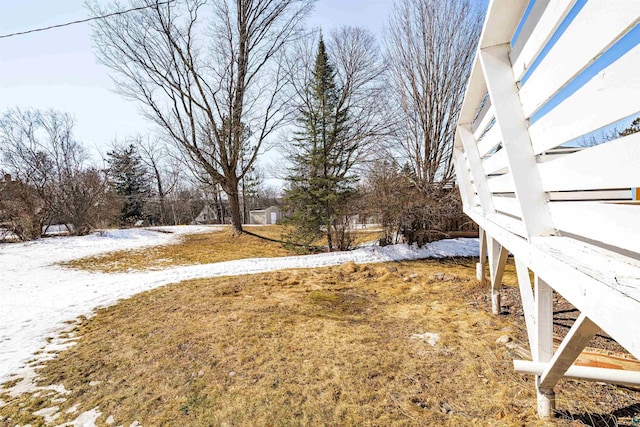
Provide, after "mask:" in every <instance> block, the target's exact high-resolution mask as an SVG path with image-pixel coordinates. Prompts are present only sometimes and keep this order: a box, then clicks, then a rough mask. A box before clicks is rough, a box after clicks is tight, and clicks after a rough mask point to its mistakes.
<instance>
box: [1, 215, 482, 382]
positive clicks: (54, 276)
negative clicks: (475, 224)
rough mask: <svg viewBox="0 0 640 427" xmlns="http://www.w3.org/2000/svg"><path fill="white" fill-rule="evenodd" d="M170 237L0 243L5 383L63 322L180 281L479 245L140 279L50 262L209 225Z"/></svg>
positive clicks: (161, 240) (186, 270)
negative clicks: (78, 269) (77, 268)
mask: <svg viewBox="0 0 640 427" xmlns="http://www.w3.org/2000/svg"><path fill="white" fill-rule="evenodd" d="M165 229H167V230H170V231H172V232H173V234H167V233H158V232H154V231H148V230H140V229H135V230H114V231H109V232H108V233H105V234H103V235H100V234H94V235H91V236H85V237H57V238H49V239H42V240H38V241H36V242H30V243H22V244H6V245H0V383H1V382H3V381H5V380H7V379H8V377H9V376H10V375H11V374H12V373H15V372H17V371H18V370H19V369H20V368H21V367H22V366H23V365H24V364H25V362H26V361H27V360H29V359H31V358H32V357H33V355H34V353H35V352H36V351H38V350H39V349H41V348H42V347H43V346H44V345H45V344H46V339H47V337H54V336H55V335H56V333H57V332H58V331H60V330H62V329H64V327H65V326H67V325H65V322H68V321H72V320H73V319H75V318H77V317H78V316H80V315H90V314H91V313H92V311H93V310H94V309H95V308H98V307H103V306H107V305H110V304H114V303H115V302H117V301H118V300H120V299H122V298H127V297H129V296H131V295H134V294H136V293H139V292H142V291H145V290H149V289H153V288H156V287H159V286H163V285H166V284H168V283H175V282H179V281H181V280H186V279H194V278H203V277H215V276H229V275H240V274H253V273H261V272H267V271H274V270H281V269H285V268H310V267H323V266H329V265H339V264H342V263H344V262H347V261H354V262H356V263H369V262H384V261H394V260H409V259H419V258H438V257H444V256H478V241H477V239H456V240H444V241H440V242H435V243H434V244H431V245H429V246H428V247H425V248H422V249H418V248H415V247H408V246H407V245H395V246H388V247H385V248H380V247H368V248H363V249H358V250H355V251H351V252H334V253H323V254H318V255H306V256H293V257H283V258H261V259H245V260H238V261H229V262H221V263H215V264H205V265H194V266H186V267H174V268H168V269H165V270H160V271H146V272H135V273H126V274H125V273H118V274H105V273H89V272H85V271H76V270H68V269H63V268H61V267H57V266H55V265H53V264H55V263H58V262H61V261H66V260H70V259H75V258H80V257H84V256H89V255H96V254H99V253H105V252H109V251H114V250H119V249H133V248H140V247H145V246H156V245H161V244H166V243H170V242H172V241H175V240H176V239H178V238H179V237H180V235H183V234H192V233H198V232H204V231H211V230H212V229H215V228H212V227H197V226H189V227H186V226H185V227H165Z"/></svg>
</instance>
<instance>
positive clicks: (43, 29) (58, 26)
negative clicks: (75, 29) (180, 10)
mask: <svg viewBox="0 0 640 427" xmlns="http://www.w3.org/2000/svg"><path fill="white" fill-rule="evenodd" d="M174 1H175V0H168V1H165V2H161V3H155V4H149V5H147V6H140V7H134V8H132V9H127V10H121V11H118V12H113V13H108V14H106V15H100V16H92V17H91V18H85V19H79V20H77V21H71V22H65V23H64V24H56V25H50V26H48V27H42V28H34V29H32V30H26V31H20V32H17V33H11V34H3V35H0V39H6V38H9V37H15V36H23V35H25V34H31V33H37V32H40V31H47V30H52V29H55V28H62V27H68V26H70V25H76V24H83V23H85V22H89V21H95V20H98V19H105V18H110V17H112V16H116V15H124V14H125V13H130V12H136V11H139V10H143V9H148V8H150V7H157V6H162V5H165V4H170V3H173V2H174Z"/></svg>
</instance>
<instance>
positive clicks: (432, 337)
mask: <svg viewBox="0 0 640 427" xmlns="http://www.w3.org/2000/svg"><path fill="white" fill-rule="evenodd" d="M410 338H411V339H413V340H420V341H424V342H426V343H427V344H429V345H430V346H431V347H433V346H435V345H436V344H438V341H440V335H438V334H435V333H433V332H425V333H423V334H413V335H411V337H410Z"/></svg>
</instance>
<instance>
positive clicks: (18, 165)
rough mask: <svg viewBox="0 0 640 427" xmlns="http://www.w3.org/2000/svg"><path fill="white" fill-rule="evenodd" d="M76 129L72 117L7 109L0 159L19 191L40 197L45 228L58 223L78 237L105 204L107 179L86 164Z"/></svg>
mask: <svg viewBox="0 0 640 427" xmlns="http://www.w3.org/2000/svg"><path fill="white" fill-rule="evenodd" d="M73 127H74V122H73V118H72V117H71V116H70V115H69V114H66V113H61V112H58V111H54V110H49V111H46V112H42V111H39V110H32V109H29V110H24V111H23V110H20V109H13V110H9V111H7V112H6V113H5V114H4V115H3V116H2V117H1V118H0V154H1V155H2V158H1V159H0V160H1V162H2V169H3V170H4V171H5V172H8V173H10V174H11V175H13V176H14V177H15V178H16V179H17V180H18V181H19V182H20V183H21V185H20V186H15V188H18V187H19V188H22V189H23V191H20V192H19V193H20V194H30V195H31V196H29V197H35V196H37V198H38V200H39V201H40V203H41V204H42V208H41V209H40V210H38V218H40V221H41V226H47V225H50V224H51V222H52V221H59V222H63V223H66V224H68V225H69V226H70V231H72V232H73V233H74V234H86V233H88V232H89V231H90V230H91V228H92V227H93V225H94V219H95V218H96V217H97V212H98V210H99V209H100V208H101V203H102V202H103V200H104V197H105V180H104V177H103V176H102V175H101V174H100V172H99V171H97V170H95V169H92V168H89V167H88V166H87V155H86V152H85V150H84V148H83V147H82V145H81V144H80V142H79V141H78V140H76V139H75V138H74V137H73ZM27 188H29V189H30V190H28V191H27V190H26V189H27ZM16 200H17V199H16ZM26 211H33V212H35V210H33V209H27V210H25V212H26ZM31 228H32V229H33V230H37V227H35V226H32V227H31ZM38 236H39V232H37V231H33V232H31V237H38Z"/></svg>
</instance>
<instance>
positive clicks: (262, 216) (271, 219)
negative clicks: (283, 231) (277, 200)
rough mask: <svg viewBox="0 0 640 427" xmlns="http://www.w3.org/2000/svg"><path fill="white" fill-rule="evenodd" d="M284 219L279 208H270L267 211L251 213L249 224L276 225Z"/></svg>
mask: <svg viewBox="0 0 640 427" xmlns="http://www.w3.org/2000/svg"><path fill="white" fill-rule="evenodd" d="M282 217H283V214H282V212H281V211H280V209H279V208H278V207H277V206H269V207H268V208H266V209H259V210H253V211H249V224H262V225H269V224H275V223H277V222H278V221H280V220H281V219H282Z"/></svg>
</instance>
